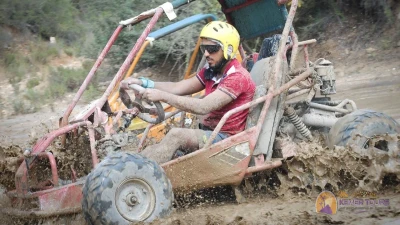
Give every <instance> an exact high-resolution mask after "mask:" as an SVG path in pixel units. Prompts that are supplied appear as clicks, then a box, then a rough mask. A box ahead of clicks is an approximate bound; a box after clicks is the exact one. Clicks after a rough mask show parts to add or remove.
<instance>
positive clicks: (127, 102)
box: [119, 84, 165, 124]
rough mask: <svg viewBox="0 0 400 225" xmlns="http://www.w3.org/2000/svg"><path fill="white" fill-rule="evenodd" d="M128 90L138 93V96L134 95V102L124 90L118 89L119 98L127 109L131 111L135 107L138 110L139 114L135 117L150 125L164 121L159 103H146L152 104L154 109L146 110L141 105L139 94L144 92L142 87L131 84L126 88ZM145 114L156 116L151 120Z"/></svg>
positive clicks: (163, 114)
mask: <svg viewBox="0 0 400 225" xmlns="http://www.w3.org/2000/svg"><path fill="white" fill-rule="evenodd" d="M128 87H129V89H132V90H134V91H137V92H139V94H140V95H136V98H135V101H132V100H131V97H130V96H129V95H128V93H127V92H126V90H125V89H124V88H122V87H121V88H120V89H119V96H120V98H121V101H122V103H123V104H124V105H125V106H126V107H127V108H128V109H132V108H133V107H136V108H138V109H139V111H140V113H139V115H137V116H138V117H139V118H140V119H142V120H144V121H146V122H148V123H152V124H157V123H161V122H162V121H164V119H165V113H164V108H163V107H162V105H161V103H160V102H159V101H157V102H148V103H149V104H150V105H152V104H154V105H155V106H156V108H146V107H144V106H143V104H142V99H141V97H140V96H141V94H143V92H144V91H145V90H146V89H145V88H143V87H142V86H139V85H137V84H131V85H129V86H128ZM144 113H146V114H151V115H157V117H156V118H153V117H151V116H149V115H145V114H144Z"/></svg>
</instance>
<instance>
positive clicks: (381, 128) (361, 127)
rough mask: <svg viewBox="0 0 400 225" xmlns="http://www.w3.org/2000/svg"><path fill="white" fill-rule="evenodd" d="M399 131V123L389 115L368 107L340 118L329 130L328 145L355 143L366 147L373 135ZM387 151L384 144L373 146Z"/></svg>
mask: <svg viewBox="0 0 400 225" xmlns="http://www.w3.org/2000/svg"><path fill="white" fill-rule="evenodd" d="M396 133H400V125H399V124H398V123H397V122H396V121H395V120H394V119H393V118H391V117H390V116H388V115H385V114H383V113H380V112H375V111H373V110H369V109H363V110H357V111H355V112H352V113H350V114H348V115H346V116H344V117H342V118H340V119H339V120H338V121H337V122H336V123H335V125H334V126H333V127H332V128H331V130H330V131H329V137H328V147H329V148H331V149H332V148H333V147H334V145H336V146H347V145H353V146H354V145H355V146H357V147H360V148H362V149H364V148H367V147H368V140H369V138H372V137H373V136H374V135H383V134H396ZM375 147H376V148H378V149H381V150H383V151H387V149H386V148H385V146H384V145H382V146H375Z"/></svg>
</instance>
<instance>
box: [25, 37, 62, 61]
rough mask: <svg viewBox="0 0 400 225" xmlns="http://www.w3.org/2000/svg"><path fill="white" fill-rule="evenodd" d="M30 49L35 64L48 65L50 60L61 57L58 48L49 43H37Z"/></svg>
mask: <svg viewBox="0 0 400 225" xmlns="http://www.w3.org/2000/svg"><path fill="white" fill-rule="evenodd" d="M30 49H31V56H32V59H33V62H37V63H40V64H46V63H47V62H49V59H51V58H54V57H57V56H59V55H60V53H59V51H58V49H57V46H56V45H53V44H49V43H43V42H36V43H35V44H34V45H31V48H30Z"/></svg>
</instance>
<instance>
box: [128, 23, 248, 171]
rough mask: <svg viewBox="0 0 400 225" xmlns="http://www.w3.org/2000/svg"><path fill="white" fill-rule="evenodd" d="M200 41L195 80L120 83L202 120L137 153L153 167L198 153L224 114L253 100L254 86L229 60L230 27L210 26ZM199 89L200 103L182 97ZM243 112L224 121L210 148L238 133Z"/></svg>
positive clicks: (232, 46)
mask: <svg viewBox="0 0 400 225" xmlns="http://www.w3.org/2000/svg"><path fill="white" fill-rule="evenodd" d="M200 38H201V45H200V49H201V50H202V52H203V53H204V57H205V58H206V61H207V63H206V65H205V66H204V68H202V69H201V70H200V71H199V72H198V74H197V75H196V76H193V77H191V78H189V79H186V80H182V81H179V82H154V81H152V80H150V79H147V78H143V77H141V78H128V79H126V80H124V81H122V82H121V86H122V87H127V86H128V85H130V84H138V85H141V86H142V87H144V88H146V90H145V91H144V93H143V94H142V99H146V100H148V101H152V102H155V101H162V102H166V103H168V104H170V105H171V106H173V107H175V108H178V109H181V110H183V111H186V112H190V113H193V114H198V115H203V118H202V119H201V121H200V125H199V129H188V128H172V129H171V130H170V131H169V132H168V133H167V134H166V136H165V137H164V138H163V140H162V141H161V142H160V143H158V144H154V145H151V146H148V147H147V148H145V149H144V150H143V151H142V152H141V154H142V155H144V156H146V157H148V158H151V159H153V160H155V161H156V162H158V163H164V162H167V161H169V160H171V159H172V157H173V156H174V153H175V152H176V150H178V149H182V150H184V151H186V152H187V153H189V152H192V151H195V150H198V149H201V148H202V147H203V146H204V144H205V143H206V141H207V139H208V138H209V137H210V135H211V133H212V131H213V130H214V129H215V127H216V126H217V124H218V122H219V121H220V120H221V118H222V117H223V116H224V114H225V113H227V112H228V111H229V110H231V109H234V108H236V107H239V106H241V105H243V104H246V103H248V102H250V101H251V100H252V99H253V95H254V92H255V84H254V82H253V81H252V79H251V77H250V74H249V72H248V71H247V70H246V69H245V68H244V67H242V66H241V64H240V62H239V61H238V60H237V59H236V58H235V55H236V53H237V51H238V48H239V42H240V37H239V33H238V32H237V30H236V29H235V27H233V26H232V25H230V24H228V23H225V22H221V21H213V22H210V23H208V24H207V25H205V27H204V28H203V29H202V31H201V33H200ZM203 89H205V97H204V98H202V99H199V98H192V97H190V96H187V95H191V94H194V93H197V92H199V91H201V90H203ZM248 112H249V111H248V109H247V110H243V111H240V112H237V113H235V114H233V115H232V116H231V117H229V118H228V120H227V121H226V123H225V124H224V125H223V126H222V128H221V130H220V132H219V133H218V135H217V136H216V138H215V139H214V141H213V144H214V143H216V142H218V141H221V140H223V139H225V138H227V137H229V136H231V135H235V134H237V133H239V132H241V131H243V130H244V129H245V125H246V118H247V115H248Z"/></svg>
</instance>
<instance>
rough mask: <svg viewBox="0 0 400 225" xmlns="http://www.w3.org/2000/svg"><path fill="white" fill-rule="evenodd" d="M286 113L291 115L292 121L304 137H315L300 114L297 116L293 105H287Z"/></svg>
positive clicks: (310, 138)
mask: <svg viewBox="0 0 400 225" xmlns="http://www.w3.org/2000/svg"><path fill="white" fill-rule="evenodd" d="M285 114H286V115H287V116H288V117H289V119H290V121H291V122H292V123H293V125H294V126H295V127H296V129H297V130H298V131H299V132H300V134H301V135H303V137H305V138H307V139H308V140H309V141H311V140H312V138H313V137H312V135H311V132H310V130H309V129H308V128H307V127H306V125H305V124H304V123H303V121H301V119H300V118H299V116H297V114H296V111H295V110H294V109H293V108H292V107H286V108H285Z"/></svg>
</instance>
